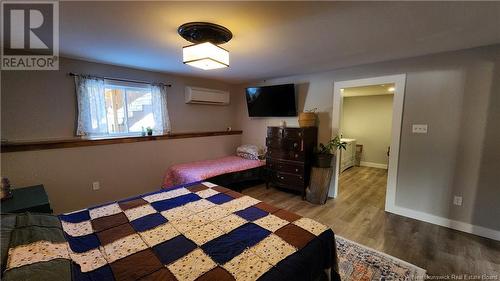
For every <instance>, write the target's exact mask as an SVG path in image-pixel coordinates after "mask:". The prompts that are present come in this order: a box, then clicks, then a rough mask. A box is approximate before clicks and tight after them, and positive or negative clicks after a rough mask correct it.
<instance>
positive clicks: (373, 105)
mask: <svg viewBox="0 0 500 281" xmlns="http://www.w3.org/2000/svg"><path fill="white" fill-rule="evenodd" d="M392 98H393V95H377V96H361V97H344V99H343V103H342V120H341V122H342V125H341V130H342V136H343V137H344V138H352V139H356V144H362V145H363V153H362V155H361V162H368V163H374V164H381V165H387V163H388V161H389V157H388V156H387V148H388V147H389V146H390V145H391V129H392Z"/></svg>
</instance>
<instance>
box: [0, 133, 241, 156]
mask: <svg viewBox="0 0 500 281" xmlns="http://www.w3.org/2000/svg"><path fill="white" fill-rule="evenodd" d="M242 133H243V131H213V132H191V133H172V134H168V135H156V136H137V137H123V138H107V139H81V138H73V139H61V140H40V141H19V142H17V141H16V142H6V143H2V147H1V152H2V153H6V152H18V151H32V150H45V149H57V148H71V147H83V146H95V145H107V144H117V143H132V142H143V141H156V140H170V139H185V138H200V137H213V136H227V135H241V134H242Z"/></svg>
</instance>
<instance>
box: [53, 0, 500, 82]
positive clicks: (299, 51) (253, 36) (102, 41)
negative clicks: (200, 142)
mask: <svg viewBox="0 0 500 281" xmlns="http://www.w3.org/2000/svg"><path fill="white" fill-rule="evenodd" d="M190 21H209V22H214V23H218V24H221V25H224V26H226V27H227V28H229V29H230V30H231V31H232V32H233V34H234V37H233V39H232V40H231V41H230V42H229V43H227V44H224V45H223V47H224V48H225V49H228V50H229V51H230V56H231V57H230V67H229V68H226V69H219V70H210V71H203V70H199V69H195V68H192V67H190V66H187V65H184V64H182V61H181V60H182V50H181V48H182V46H185V45H187V44H188V42H187V41H185V40H184V39H182V38H181V37H180V36H179V35H178V34H177V27H178V26H179V25H181V24H183V23H186V22H190ZM497 43H500V2H481V3H480V2H307V3H306V2H118V1H111V2H95V1H89V2H71V1H69V2H60V53H61V55H62V56H67V57H73V58H81V59H85V60H90V61H97V62H103V63H110V64H116V65H123V66H129V67H134V68H141V69H148V70H155V71H162V72H169V73H180V74H187V75H196V76H203V77H209V78H215V79H219V80H226V81H229V82H234V83H236V82H243V81H249V80H258V79H264V78H272V77H281V76H288V75H294V74H304V73H310V72H317V71H324V70H330V69H334V68H340V67H346V66H352V65H359V64H364V63H371V62H378V61H386V60H391V59H397V58H404V57H413V56H418V55H424V54H430V53H436V52H442V51H448V50H457V49H464V48H471V47H477V46H483V45H491V44H497Z"/></svg>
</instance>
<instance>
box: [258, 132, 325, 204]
mask: <svg viewBox="0 0 500 281" xmlns="http://www.w3.org/2000/svg"><path fill="white" fill-rule="evenodd" d="M317 142H318V128H317V127H308V128H282V127H267V138H266V146H267V155H266V168H267V171H268V174H267V182H266V183H267V184H268V185H269V183H271V184H273V185H276V186H278V187H281V188H285V189H289V190H294V191H299V192H301V193H302V196H304V194H305V189H306V187H307V186H308V185H309V180H310V177H311V166H312V164H313V163H312V162H313V151H314V148H315V147H316V145H317Z"/></svg>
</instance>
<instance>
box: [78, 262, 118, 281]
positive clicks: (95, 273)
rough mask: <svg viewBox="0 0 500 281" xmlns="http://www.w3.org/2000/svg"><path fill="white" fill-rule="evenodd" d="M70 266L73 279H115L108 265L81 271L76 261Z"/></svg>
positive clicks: (82, 280)
mask: <svg viewBox="0 0 500 281" xmlns="http://www.w3.org/2000/svg"><path fill="white" fill-rule="evenodd" d="M71 268H72V271H73V281H95V280H102V281H115V278H114V276H113V272H112V271H111V267H110V266H109V265H104V266H101V267H99V268H97V269H95V270H92V271H89V272H82V271H81V270H80V266H79V265H78V264H76V263H73V266H72V267H71Z"/></svg>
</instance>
